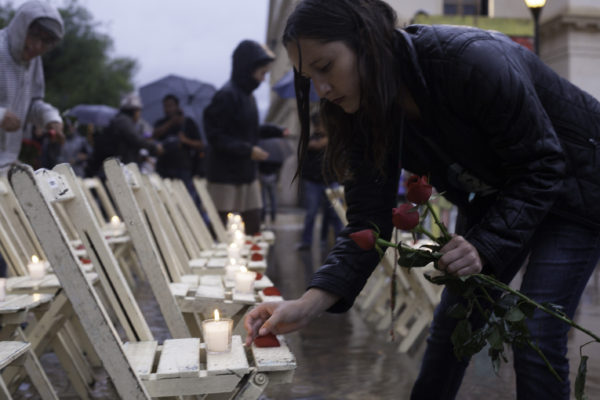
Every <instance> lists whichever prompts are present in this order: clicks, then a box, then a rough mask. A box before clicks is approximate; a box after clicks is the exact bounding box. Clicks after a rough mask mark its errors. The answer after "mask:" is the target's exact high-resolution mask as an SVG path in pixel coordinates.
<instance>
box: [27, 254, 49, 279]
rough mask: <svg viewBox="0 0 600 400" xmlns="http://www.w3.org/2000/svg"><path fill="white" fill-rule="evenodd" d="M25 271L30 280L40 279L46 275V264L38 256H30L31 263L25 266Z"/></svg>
mask: <svg viewBox="0 0 600 400" xmlns="http://www.w3.org/2000/svg"><path fill="white" fill-rule="evenodd" d="M27 271H29V276H30V277H31V279H42V278H43V277H44V276H45V275H46V264H45V263H44V262H43V261H41V260H40V259H39V258H38V256H35V255H34V256H31V262H30V263H29V264H27Z"/></svg>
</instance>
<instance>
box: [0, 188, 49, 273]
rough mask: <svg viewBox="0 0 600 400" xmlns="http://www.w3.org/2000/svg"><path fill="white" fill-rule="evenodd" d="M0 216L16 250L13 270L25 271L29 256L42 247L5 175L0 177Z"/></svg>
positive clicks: (38, 251) (39, 253) (38, 252)
mask: <svg viewBox="0 0 600 400" xmlns="http://www.w3.org/2000/svg"><path fill="white" fill-rule="evenodd" d="M0 218H1V219H2V221H1V222H2V224H3V226H4V230H5V231H6V233H7V234H8V235H9V238H10V239H11V241H12V243H13V246H14V250H15V251H16V253H14V257H16V258H15V259H14V260H12V263H13V266H14V268H16V269H17V270H18V271H15V272H20V273H19V274H18V275H21V274H24V273H27V269H26V266H27V263H28V262H29V260H30V259H31V256H33V255H37V256H38V257H39V256H41V255H42V247H41V245H40V243H39V241H38V240H37V237H36V236H35V233H34V232H33V229H32V228H31V224H30V223H29V221H28V220H27V218H26V217H25V214H23V209H22V208H21V206H20V205H19V202H18V200H17V198H16V197H15V195H14V193H13V191H12V189H11V188H10V185H9V184H8V180H7V178H6V177H2V178H0ZM9 257H10V256H9Z"/></svg>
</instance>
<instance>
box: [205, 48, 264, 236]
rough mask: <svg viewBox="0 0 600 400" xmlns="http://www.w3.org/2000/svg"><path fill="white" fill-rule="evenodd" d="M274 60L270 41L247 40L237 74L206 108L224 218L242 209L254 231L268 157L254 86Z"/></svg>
mask: <svg viewBox="0 0 600 400" xmlns="http://www.w3.org/2000/svg"><path fill="white" fill-rule="evenodd" d="M273 60H274V55H273V53H272V52H271V51H270V50H269V49H268V48H266V47H265V46H263V45H261V44H259V43H257V42H254V41H251V40H244V41H242V42H241V43H240V44H239V45H238V46H237V47H236V49H235V50H234V52H233V66H232V72H231V79H230V80H229V81H228V82H227V83H226V84H225V85H224V86H223V87H222V88H221V89H220V90H219V91H217V93H215V95H214V97H213V99H212V101H211V103H210V105H209V106H208V107H207V108H206V109H205V110H204V128H205V130H206V134H207V138H208V144H209V148H208V153H207V165H206V166H207V170H206V172H207V180H208V190H209V192H210V194H211V196H212V198H213V200H214V202H215V205H216V206H217V209H218V211H219V215H220V216H221V218H222V219H223V221H225V220H226V218H227V217H226V216H227V213H229V212H236V213H240V214H241V215H242V218H243V220H244V222H245V225H246V233H247V234H250V235H251V234H254V233H256V232H258V231H259V229H260V216H261V210H262V199H261V193H260V183H259V181H258V161H262V160H265V159H266V158H267V157H268V153H267V152H266V151H264V150H263V149H261V148H260V147H259V146H257V141H258V139H259V119H258V109H257V107H256V100H255V99H254V96H253V95H252V92H253V91H254V90H255V89H256V88H258V86H259V85H260V83H261V82H262V81H263V80H264V78H265V75H266V73H267V72H268V70H269V68H270V67H271V64H272V62H273Z"/></svg>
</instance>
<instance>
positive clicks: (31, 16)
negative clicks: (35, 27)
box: [6, 0, 64, 64]
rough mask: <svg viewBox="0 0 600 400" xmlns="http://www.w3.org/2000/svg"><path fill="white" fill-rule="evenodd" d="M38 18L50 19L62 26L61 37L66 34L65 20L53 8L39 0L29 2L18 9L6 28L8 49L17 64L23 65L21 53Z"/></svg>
mask: <svg viewBox="0 0 600 400" xmlns="http://www.w3.org/2000/svg"><path fill="white" fill-rule="evenodd" d="M38 18H50V19H52V20H54V21H56V22H58V24H59V25H60V28H61V36H62V34H63V33H64V25H63V20H62V18H61V16H60V14H59V13H58V11H57V10H56V8H54V7H53V6H51V5H50V4H49V3H47V2H42V1H38V0H32V1H28V2H27V3H24V4H23V5H22V6H21V7H19V8H18V9H17V12H16V13H15V16H14V17H13V18H12V20H11V21H10V23H9V24H8V26H7V27H6V35H7V37H8V47H9V50H10V54H11V56H12V58H13V59H14V60H15V62H16V63H18V64H21V63H22V62H21V53H22V51H23V46H24V45H25V38H26V37H27V30H28V29H29V25H31V23H32V22H33V21H35V20H36V19H38Z"/></svg>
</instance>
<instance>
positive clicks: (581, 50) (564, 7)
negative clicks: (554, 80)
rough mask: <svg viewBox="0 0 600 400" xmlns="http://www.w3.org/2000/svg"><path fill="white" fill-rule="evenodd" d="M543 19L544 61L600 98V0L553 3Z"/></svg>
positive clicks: (542, 45)
mask: <svg viewBox="0 0 600 400" xmlns="http://www.w3.org/2000/svg"><path fill="white" fill-rule="evenodd" d="M541 19H542V20H541V25H540V57H541V58H542V60H544V61H545V62H546V63H547V64H548V65H549V66H550V67H552V68H553V69H554V70H555V71H557V72H558V73H559V74H561V75H562V76H564V77H565V78H567V79H569V80H570V81H571V82H573V83H574V84H575V85H577V86H579V87H580V88H582V89H584V90H585V91H587V92H588V93H590V94H592V95H593V96H595V97H596V98H598V99H600V74H599V73H598V71H600V1H598V0H551V1H548V3H547V5H546V7H545V9H544V10H543V12H542V18H541Z"/></svg>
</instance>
